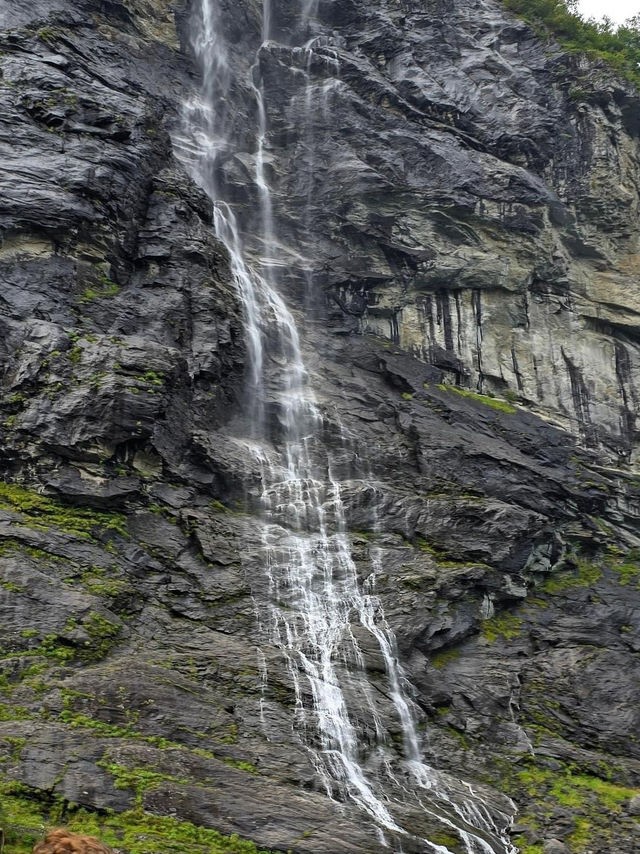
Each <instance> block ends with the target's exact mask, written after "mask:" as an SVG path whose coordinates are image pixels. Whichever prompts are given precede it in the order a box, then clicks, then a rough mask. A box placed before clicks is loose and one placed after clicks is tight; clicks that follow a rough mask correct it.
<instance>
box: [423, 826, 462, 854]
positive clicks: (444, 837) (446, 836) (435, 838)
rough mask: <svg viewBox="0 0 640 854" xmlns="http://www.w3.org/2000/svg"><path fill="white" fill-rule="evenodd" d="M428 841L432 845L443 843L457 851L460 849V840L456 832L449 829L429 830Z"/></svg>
mask: <svg viewBox="0 0 640 854" xmlns="http://www.w3.org/2000/svg"><path fill="white" fill-rule="evenodd" d="M429 841H430V842H433V843H434V845H444V847H445V848H449V850H451V851H454V852H457V851H460V850H462V849H461V840H460V837H459V836H458V834H457V833H452V832H451V831H450V830H432V831H430V832H429Z"/></svg>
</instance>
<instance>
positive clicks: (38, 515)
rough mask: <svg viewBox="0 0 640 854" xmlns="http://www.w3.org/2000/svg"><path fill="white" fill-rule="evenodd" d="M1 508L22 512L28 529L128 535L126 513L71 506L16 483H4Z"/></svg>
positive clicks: (0, 489)
mask: <svg viewBox="0 0 640 854" xmlns="http://www.w3.org/2000/svg"><path fill="white" fill-rule="evenodd" d="M0 508H2V509H3V510H14V511H16V512H19V513H22V514H23V516H24V519H23V521H22V524H24V525H26V526H27V527H30V528H42V529H47V528H60V529H61V530H62V531H67V532H68V533H72V534H76V535H77V536H80V537H84V538H85V539H89V538H90V536H91V534H92V533H93V532H94V531H95V530H96V529H102V530H109V531H116V532H117V533H119V534H122V535H123V536H126V533H127V529H126V519H125V516H124V515H123V514H122V513H115V512H107V511H99V510H94V509H93V508H89V507H71V506H69V505H67V504H62V503H61V502H60V501H56V500H55V499H53V498H47V497H46V496H44V495H40V493H38V492H34V491H33V490H30V489H25V488H24V487H22V486H18V485H17V484H15V483H2V482H0Z"/></svg>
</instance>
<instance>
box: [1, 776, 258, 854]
mask: <svg viewBox="0 0 640 854" xmlns="http://www.w3.org/2000/svg"><path fill="white" fill-rule="evenodd" d="M125 770H126V769H125ZM123 773H124V772H123ZM130 773H132V772H130ZM147 782H148V781H147ZM0 798H1V799H2V805H3V810H4V817H5V821H6V823H5V824H4V826H5V827H6V828H7V831H6V845H5V848H4V854H30V852H31V849H32V846H33V844H34V842H36V841H37V840H38V839H39V838H41V837H42V835H43V833H44V831H45V829H46V828H48V827H51V826H52V825H56V824H61V823H64V824H65V826H67V827H69V828H70V829H71V830H73V831H75V832H76V833H88V834H90V835H92V836H97V837H99V838H100V839H101V840H102V841H103V842H105V843H106V844H107V845H110V846H112V847H113V848H117V849H118V850H119V851H122V852H123V854H173V852H176V854H184V852H185V851H188V852H190V854H270V852H268V851H260V850H259V849H258V848H257V847H256V845H254V844H253V843H252V842H249V841H247V840H244V839H240V838H239V837H238V836H235V835H233V836H224V835H223V834H221V833H219V832H218V831H216V830H210V829H208V828H204V827H198V826H197V825H195V824H191V822H187V821H179V820H178V819H175V818H170V817H168V816H156V815H152V814H151V813H147V812H144V810H142V809H141V808H140V807H137V808H136V809H133V810H128V811H126V812H123V813H113V812H111V811H107V812H100V813H98V812H92V811H89V810H86V809H82V808H81V807H78V806H76V805H73V804H69V803H68V802H66V801H64V800H63V799H62V798H60V797H59V796H57V795H52V794H49V793H44V792H38V791H36V790H33V789H29V788H28V787H26V786H23V785H21V784H19V783H3V784H0Z"/></svg>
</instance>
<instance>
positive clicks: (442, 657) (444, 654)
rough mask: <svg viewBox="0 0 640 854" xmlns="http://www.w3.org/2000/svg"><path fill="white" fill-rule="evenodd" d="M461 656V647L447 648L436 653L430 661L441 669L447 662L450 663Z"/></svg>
mask: <svg viewBox="0 0 640 854" xmlns="http://www.w3.org/2000/svg"><path fill="white" fill-rule="evenodd" d="M458 658H460V650H459V649H445V650H442V651H441V652H436V653H434V654H433V655H432V656H431V657H430V658H429V661H430V662H431V664H432V665H433V666H434V667H437V668H438V669H439V670H440V669H442V668H443V667H446V666H447V664H450V663H451V662H452V661H456V659H458Z"/></svg>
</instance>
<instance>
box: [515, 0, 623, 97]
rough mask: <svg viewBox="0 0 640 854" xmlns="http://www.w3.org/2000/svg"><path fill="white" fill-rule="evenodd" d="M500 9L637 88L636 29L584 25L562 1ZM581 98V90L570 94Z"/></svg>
mask: <svg viewBox="0 0 640 854" xmlns="http://www.w3.org/2000/svg"><path fill="white" fill-rule="evenodd" d="M502 2H503V4H504V6H505V7H506V8H507V9H509V11H510V12H513V13H514V14H515V15H517V16H518V17H520V18H523V19H524V20H525V21H528V22H529V23H530V24H532V25H533V27H534V28H535V29H536V30H537V31H538V33H539V34H540V35H543V36H545V35H547V36H548V35H552V36H553V37H554V38H556V39H557V40H558V42H559V43H560V44H561V45H562V47H564V48H565V49H566V50H568V51H571V52H580V53H586V54H587V55H588V56H590V57H591V58H592V59H601V60H603V61H604V62H606V63H607V64H608V65H610V66H611V67H612V68H614V69H615V71H616V72H617V73H618V74H620V75H621V76H623V77H625V78H626V79H627V80H630V81H631V82H632V83H635V85H636V86H638V85H640V72H639V71H638V68H639V66H640V30H639V29H638V25H637V24H634V25H632V26H630V27H627V26H621V27H618V28H617V29H614V28H613V27H611V26H610V25H607V24H606V23H598V22H595V21H585V20H583V18H582V17H581V16H580V15H577V14H576V13H575V12H572V11H570V4H568V3H567V2H565V0H502ZM583 96H584V92H583V90H582V89H581V88H580V87H578V88H577V89H572V90H570V93H569V97H570V98H572V100H576V99H579V98H581V97H583Z"/></svg>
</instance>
